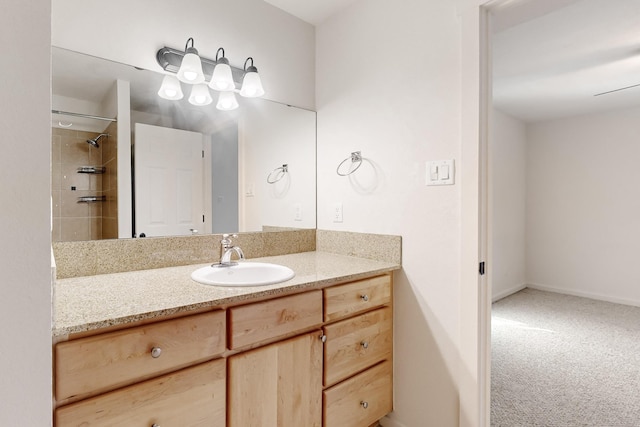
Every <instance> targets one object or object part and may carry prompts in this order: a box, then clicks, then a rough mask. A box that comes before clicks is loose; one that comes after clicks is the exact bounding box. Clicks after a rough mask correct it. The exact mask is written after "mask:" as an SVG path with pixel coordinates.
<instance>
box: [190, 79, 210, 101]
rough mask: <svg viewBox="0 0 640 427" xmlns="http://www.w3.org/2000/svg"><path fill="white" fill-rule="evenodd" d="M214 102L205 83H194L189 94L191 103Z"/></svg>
mask: <svg viewBox="0 0 640 427" xmlns="http://www.w3.org/2000/svg"><path fill="white" fill-rule="evenodd" d="M212 102H213V98H211V94H210V93H209V89H208V88H207V85H205V84H202V83H201V84H197V85H193V88H191V95H189V103H190V104H193V105H199V106H203V105H209V104H211V103H212Z"/></svg>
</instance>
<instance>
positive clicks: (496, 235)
mask: <svg viewBox="0 0 640 427" xmlns="http://www.w3.org/2000/svg"><path fill="white" fill-rule="evenodd" d="M490 129H491V132H492V134H491V137H490V138H489V185H490V190H489V215H490V224H491V230H490V233H491V238H490V242H491V245H490V247H489V263H488V268H489V272H488V274H489V277H490V278H491V291H492V299H493V300H494V301H495V300H497V299H500V298H502V297H505V296H507V295H510V294H512V293H514V292H517V291H519V290H521V289H523V288H524V287H525V286H526V277H525V265H526V260H525V247H526V240H525V238H526V236H525V217H526V215H525V206H526V179H525V177H526V149H527V135H526V125H525V123H524V122H522V121H520V120H518V119H516V118H514V117H511V116H509V115H507V114H505V113H502V112H501V111H498V110H495V109H494V110H493V111H492V121H491V128H490Z"/></svg>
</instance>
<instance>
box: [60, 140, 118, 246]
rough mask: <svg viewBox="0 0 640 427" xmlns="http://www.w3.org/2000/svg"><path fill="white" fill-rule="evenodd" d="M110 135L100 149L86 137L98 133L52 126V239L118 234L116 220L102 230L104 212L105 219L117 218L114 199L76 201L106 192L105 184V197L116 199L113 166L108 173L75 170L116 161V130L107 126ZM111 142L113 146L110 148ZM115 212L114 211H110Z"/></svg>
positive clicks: (65, 239)
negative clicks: (104, 230)
mask: <svg viewBox="0 0 640 427" xmlns="http://www.w3.org/2000/svg"><path fill="white" fill-rule="evenodd" d="M105 133H109V134H110V137H109V138H102V139H101V140H100V142H99V144H100V148H95V147H92V146H91V145H89V144H88V143H87V140H88V139H91V138H95V137H96V136H98V135H99V133H93V132H84V131H76V130H68V129H60V128H53V129H52V141H51V142H52V149H51V152H52V158H51V175H52V176H51V178H52V179H51V186H52V188H51V195H52V198H53V240H54V241H57V242H60V241H79V240H96V239H103V238H111V236H113V237H115V236H116V235H117V223H116V224H115V235H114V234H113V231H112V230H113V229H114V226H113V225H112V222H113V221H112V220H108V221H107V222H108V223H109V225H108V226H107V230H106V233H104V232H103V211H105V213H107V214H108V215H109V216H108V218H117V201H115V203H108V202H95V203H78V198H79V197H83V196H102V195H107V194H106V193H105V192H104V191H103V184H105V183H106V187H107V188H108V190H107V191H110V192H111V193H110V195H107V197H108V198H112V199H114V200H115V199H116V197H115V190H112V189H113V188H117V187H115V182H116V181H115V180H116V178H115V177H114V176H113V175H114V174H115V172H116V171H115V170H114V171H110V169H112V168H113V167H107V173H105V174H102V175H96V174H84V173H78V168H79V167H81V166H106V165H105V164H104V163H103V162H104V161H105V160H106V161H110V160H111V161H110V163H111V164H115V157H116V155H115V139H116V138H115V134H116V132H115V129H114V132H111V128H108V129H107V130H106V131H105ZM112 145H113V147H111V146H112ZM112 212H115V214H112Z"/></svg>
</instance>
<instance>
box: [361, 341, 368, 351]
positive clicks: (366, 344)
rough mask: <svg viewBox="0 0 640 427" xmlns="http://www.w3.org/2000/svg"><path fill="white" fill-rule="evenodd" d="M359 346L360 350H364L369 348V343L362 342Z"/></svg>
mask: <svg viewBox="0 0 640 427" xmlns="http://www.w3.org/2000/svg"><path fill="white" fill-rule="evenodd" d="M360 345H361V346H362V348H364V349H367V348H369V343H368V342H366V341H362V342H361V343H360Z"/></svg>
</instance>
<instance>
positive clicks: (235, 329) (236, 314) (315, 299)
mask: <svg viewBox="0 0 640 427" xmlns="http://www.w3.org/2000/svg"><path fill="white" fill-rule="evenodd" d="M321 325H322V291H320V290H317V291H309V292H305V293H302V294H297V295H291V296H287V297H281V298H276V299H272V300H267V301H262V302H257V303H253V304H247V305H242V306H239V307H231V308H230V309H229V348H230V349H238V348H242V347H247V346H251V345H255V344H260V343H263V342H265V341H270V340H271V341H272V340H273V339H275V338H278V337H284V336H287V335H291V334H295V333H296V332H297V333H300V332H302V331H304V330H305V329H309V328H317V327H320V326H321Z"/></svg>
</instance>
